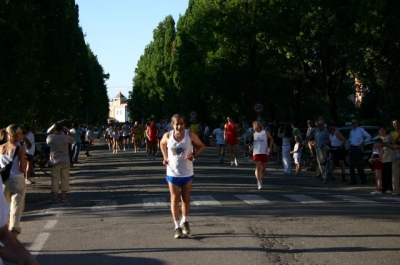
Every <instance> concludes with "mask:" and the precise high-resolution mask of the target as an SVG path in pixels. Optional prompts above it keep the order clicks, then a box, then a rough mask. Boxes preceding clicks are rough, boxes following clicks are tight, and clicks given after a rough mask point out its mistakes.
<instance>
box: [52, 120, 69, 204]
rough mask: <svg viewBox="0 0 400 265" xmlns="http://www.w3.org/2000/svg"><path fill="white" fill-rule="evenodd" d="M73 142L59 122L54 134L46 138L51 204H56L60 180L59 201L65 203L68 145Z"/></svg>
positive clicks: (67, 131)
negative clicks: (48, 152)
mask: <svg viewBox="0 0 400 265" xmlns="http://www.w3.org/2000/svg"><path fill="white" fill-rule="evenodd" d="M74 141H75V139H74V137H73V136H72V135H71V133H70V132H69V130H66V129H64V126H63V124H62V123H61V122H57V123H56V130H55V131H54V134H50V135H49V136H47V139H46V143H47V144H48V145H49V146H50V162H49V163H51V164H52V166H53V167H52V168H51V191H52V193H53V203H57V202H58V198H57V197H58V191H59V187H60V184H59V182H60V179H61V192H62V194H61V201H62V202H67V192H68V191H69V170H70V158H69V150H68V144H72V143H73V142H74Z"/></svg>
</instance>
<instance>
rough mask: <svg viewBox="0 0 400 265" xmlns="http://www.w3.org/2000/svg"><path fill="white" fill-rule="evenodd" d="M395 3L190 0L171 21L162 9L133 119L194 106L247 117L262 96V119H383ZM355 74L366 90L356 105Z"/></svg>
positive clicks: (391, 98)
mask: <svg viewBox="0 0 400 265" xmlns="http://www.w3.org/2000/svg"><path fill="white" fill-rule="evenodd" d="M398 5H399V4H398V3H397V1H394V0H393V1H384V0H368V1H355V0H350V1H349V0H346V1H345V0H339V1H326V0H302V1H300V0H274V1H272V0H229V1H224V0H195V1H194V0H191V1H189V6H188V9H187V10H186V12H185V14H184V15H183V16H181V17H180V18H179V20H178V22H177V23H176V26H175V22H174V21H173V19H172V18H171V17H170V16H168V17H167V18H166V19H165V20H164V21H163V22H161V23H160V24H159V26H158V27H157V29H155V30H154V34H153V41H152V42H151V43H150V44H149V45H148V46H147V47H146V49H145V50H144V54H143V56H142V57H141V59H140V60H139V62H138V64H137V68H136V70H135V73H134V78H133V87H132V91H131V93H130V97H131V101H130V102H129V110H130V113H131V115H132V118H133V119H138V118H140V117H150V116H153V117H160V118H162V117H169V116H171V115H172V114H174V113H176V112H181V113H183V114H186V115H187V114H188V113H189V112H190V111H192V110H194V111H196V112H197V113H198V116H199V118H200V120H203V121H207V122H209V121H218V120H219V119H221V118H222V117H225V116H234V117H236V118H240V119H243V120H249V119H254V118H255V117H256V113H254V111H253V109H252V108H253V104H254V103H255V102H261V103H262V104H263V105H264V111H263V113H261V116H262V118H263V119H265V120H272V119H279V120H287V121H294V120H297V121H301V120H306V119H308V118H316V117H318V116H321V115H323V116H326V117H327V119H328V121H329V122H333V123H335V124H340V123H342V122H344V121H345V120H346V119H348V118H350V117H351V116H355V115H361V116H365V117H364V119H368V120H370V121H371V122H377V121H381V120H382V117H384V118H385V119H386V120H387V119H390V118H392V117H394V116H397V115H399V114H400V110H397V109H396V106H397V104H396V102H397V101H398V100H399V96H398V95H397V93H395V92H394V90H395V89H396V87H397V86H398V84H399V74H398V71H399V63H400V61H399V58H400V56H399V55H400V53H399V36H400V34H399V25H400V24H399V23H398V21H399V19H398V15H397V14H396V12H395V10H396V9H395V8H394V7H395V6H398ZM355 78H358V79H360V80H362V82H363V84H364V87H365V88H367V89H365V91H363V93H364V101H363V104H361V106H360V107H358V108H356V106H355V104H354V103H353V101H352V99H353V98H354V93H355V89H354V86H355V83H354V79H355ZM375 96H378V97H377V98H376V97H375ZM369 98H373V99H374V100H369ZM360 118H361V119H362V118H363V117H360Z"/></svg>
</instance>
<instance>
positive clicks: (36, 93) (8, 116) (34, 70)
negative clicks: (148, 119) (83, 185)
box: [0, 0, 109, 128]
mask: <svg viewBox="0 0 400 265" xmlns="http://www.w3.org/2000/svg"><path fill="white" fill-rule="evenodd" d="M0 29H1V33H2V34H1V36H0V50H1V52H0V62H1V64H0V88H1V91H2V96H1V98H2V104H1V105H0V109H1V112H2V115H0V125H1V127H5V126H7V125H9V124H11V123H21V124H36V125H38V126H39V127H40V128H47V126H49V125H50V124H52V123H54V122H55V121H58V120H61V119H64V118H67V119H68V120H69V121H70V122H73V121H77V122H82V123H90V124H103V123H105V122H106V121H107V117H108V112H109V110H108V96H107V89H106V85H105V81H106V80H107V79H108V74H105V73H104V70H103V68H102V67H101V65H100V64H99V62H98V60H97V58H96V56H95V55H94V53H93V52H92V51H91V49H90V47H89V46H88V45H87V44H86V43H85V40H84V34H83V31H82V28H81V27H80V26H79V9H78V6H77V5H76V4H75V1H73V0H43V1H34V0H21V1H8V0H0Z"/></svg>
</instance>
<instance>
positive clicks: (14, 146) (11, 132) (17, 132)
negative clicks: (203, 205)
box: [0, 124, 26, 236]
mask: <svg viewBox="0 0 400 265" xmlns="http://www.w3.org/2000/svg"><path fill="white" fill-rule="evenodd" d="M6 131H7V135H8V138H7V139H8V140H7V142H6V143H5V144H3V145H1V146H0V159H1V161H0V163H1V167H4V166H5V165H7V164H8V163H4V162H5V160H4V159H5V158H7V159H8V161H12V166H11V171H10V176H9V178H8V179H7V180H6V181H5V182H4V183H3V192H4V196H5V197H6V200H7V203H8V205H9V206H10V208H11V212H10V216H9V222H8V227H9V230H10V231H11V233H12V234H14V235H15V236H18V235H19V234H20V233H21V217H22V212H23V211H24V206H25V194H26V186H25V177H24V176H25V173H26V159H25V149H24V148H21V146H20V143H21V142H22V141H23V140H24V133H23V131H22V128H21V127H20V126H19V125H16V124H11V125H10V126H8V127H7V129H6ZM14 155H15V158H14ZM8 161H7V162H8Z"/></svg>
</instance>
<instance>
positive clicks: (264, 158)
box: [253, 121, 274, 189]
mask: <svg viewBox="0 0 400 265" xmlns="http://www.w3.org/2000/svg"><path fill="white" fill-rule="evenodd" d="M253 129H254V133H253V139H254V142H253V161H254V163H255V164H256V169H255V172H254V173H255V176H256V179H257V186H258V189H261V188H262V183H263V178H264V174H265V169H266V168H267V163H268V158H269V152H271V146H273V145H274V138H273V137H272V135H271V134H270V133H269V132H268V131H265V130H263V129H262V123H261V122H260V121H255V122H253ZM268 140H269V143H268Z"/></svg>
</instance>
